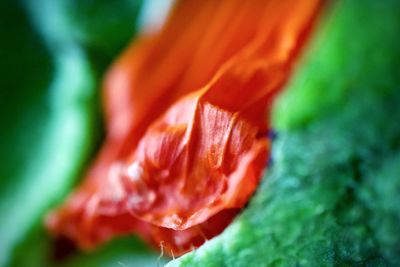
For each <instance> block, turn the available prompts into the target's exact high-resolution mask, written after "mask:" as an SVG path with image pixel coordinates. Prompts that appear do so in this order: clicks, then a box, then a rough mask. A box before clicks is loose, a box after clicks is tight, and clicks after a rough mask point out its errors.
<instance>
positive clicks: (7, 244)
mask: <svg viewBox="0 0 400 267" xmlns="http://www.w3.org/2000/svg"><path fill="white" fill-rule="evenodd" d="M78 3H79V5H78ZM139 4H140V2H139V1H119V2H118V3H116V4H109V5H107V6H108V7H109V8H108V9H105V8H104V7H105V5H106V2H105V1H100V0H98V1H83V2H82V1H48V0H39V1H34V0H26V1H22V2H19V1H11V0H10V1H1V3H0V18H1V20H2V23H1V24H0V25H1V27H0V34H1V36H3V37H5V38H3V39H2V41H1V42H0V55H1V58H2V60H1V62H0V73H1V78H0V107H1V111H0V121H1V126H0V127H1V129H0V132H1V138H0V148H1V149H0V166H1V168H0V251H1V253H0V266H5V265H9V264H10V262H11V261H14V262H19V263H20V265H17V266H46V262H47V261H48V259H47V258H46V257H48V256H49V253H50V252H49V250H50V249H51V243H49V242H50V240H49V239H48V237H47V236H46V233H45V232H44V230H43V226H42V220H43V216H44V214H45V213H46V212H47V211H48V209H49V207H50V206H52V205H54V204H55V203H56V202H58V201H60V200H61V198H62V197H63V196H65V195H66V193H67V192H68V191H69V190H70V189H71V186H72V185H73V184H74V181H75V180H76V178H78V177H79V176H81V175H82V171H83V170H84V167H85V165H87V163H88V161H89V158H90V156H91V155H92V154H93V152H94V151H93V150H94V148H95V146H96V144H97V142H98V139H99V136H100V135H101V133H102V130H101V128H99V125H100V124H99V88H100V77H101V75H102V72H103V70H104V69H105V67H106V66H107V65H108V64H109V63H110V61H111V60H112V58H113V57H114V56H115V54H116V53H117V52H119V51H120V49H121V48H122V47H123V46H125V45H126V44H127V42H128V41H129V39H130V38H131V37H132V35H133V33H134V31H135V30H136V26H135V20H136V16H137V13H138V8H139ZM116 14H118V16H117V15H116ZM112 18H113V19H112ZM31 250H32V253H30V254H29V253H27V251H31ZM33 251H37V253H33ZM28 255H31V256H32V257H35V258H37V259H38V258H40V259H42V261H43V262H42V263H41V264H40V263H38V262H37V261H36V263H37V264H36V265H34V262H35V261H32V259H33V258H30V257H28ZM21 260H23V261H22V262H21ZM39 262H40V261H39Z"/></svg>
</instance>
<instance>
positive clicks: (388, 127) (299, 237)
mask: <svg viewBox="0 0 400 267" xmlns="http://www.w3.org/2000/svg"><path fill="white" fill-rule="evenodd" d="M327 8H328V13H327V14H325V17H324V18H323V21H321V24H320V27H319V28H318V30H317V34H316V36H315V39H314V40H313V41H312V43H311V47H310V49H309V51H308V53H307V54H306V57H305V58H304V61H303V63H302V64H301V65H300V67H299V70H298V73H297V74H296V75H295V77H294V78H293V80H292V82H291V83H290V85H289V87H288V88H287V91H286V92H285V93H283V95H282V98H281V99H280V100H279V102H278V104H277V106H276V109H275V115H274V125H275V127H276V130H277V139H276V141H275V142H274V143H273V147H272V164H271V166H269V168H268V169H267V174H266V177H265V179H263V181H262V184H261V186H260V187H259V189H258V192H257V193H256V195H255V196H254V197H253V199H252V200H251V202H250V203H249V205H248V207H247V208H246V209H245V210H244V212H243V213H242V214H241V215H240V216H239V217H238V218H237V219H236V220H235V221H234V222H233V223H232V224H231V225H230V226H229V227H228V228H227V229H226V230H225V231H224V232H223V233H222V234H221V235H220V236H218V237H216V238H214V239H212V240H210V241H209V242H206V244H205V245H203V246H202V247H200V248H199V249H197V250H195V251H193V252H191V253H189V254H187V255H184V256H182V257H181V258H179V259H177V260H175V261H172V262H170V263H169V264H168V265H167V266H191V267H193V266H194V267H195V266H216V267H217V266H230V267H235V266H238V267H239V266H252V267H257V266H399V265H400V238H399V235H398V233H399V232H400V211H399V209H398V205H399V203H400V202H399V201H400V199H399V196H400V176H399V173H400V124H399V122H398V120H399V118H400V90H399V85H400V68H399V64H400V39H399V38H398V29H399V28H400V5H399V2H398V1H390V0H385V1H374V0H368V1H356V0H347V1H335V2H332V3H331V5H329V6H328V7H327Z"/></svg>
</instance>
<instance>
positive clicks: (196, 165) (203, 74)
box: [47, 0, 319, 255]
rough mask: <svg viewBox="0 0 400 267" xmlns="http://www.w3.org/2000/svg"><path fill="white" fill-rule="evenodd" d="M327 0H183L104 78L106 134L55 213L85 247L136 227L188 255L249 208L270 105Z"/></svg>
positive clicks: (52, 220) (62, 230) (50, 222)
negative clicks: (156, 30) (77, 184)
mask: <svg viewBox="0 0 400 267" xmlns="http://www.w3.org/2000/svg"><path fill="white" fill-rule="evenodd" d="M318 8H319V1H318V0H279V1H278V0H263V1H262V0H249V1H242V0H223V1H212V0H205V1H195V0H188V1H180V2H179V3H178V4H177V5H176V7H175V9H174V10H173V12H172V14H171V16H170V18H169V20H168V21H167V23H166V24H165V27H164V28H163V29H162V30H161V31H160V32H159V33H157V34H155V35H153V36H147V35H145V34H143V36H141V37H140V38H139V40H136V41H135V42H134V44H133V45H132V46H131V47H129V48H128V50H127V51H126V52H125V53H124V54H123V55H122V56H121V58H120V59H119V60H118V61H117V62H116V63H115V64H114V66H113V67H112V68H111V70H110V72H109V73H108V75H107V78H106V82H105V93H104V96H105V97H104V101H105V112H106V126H107V138H106V140H105V144H104V146H103V148H102V149H101V151H100V154H99V156H98V157H97V159H96V161H95V162H94V164H93V166H92V168H91V169H90V170H89V172H88V174H87V177H86V179H85V181H84V182H83V184H82V185H81V186H80V187H79V188H78V189H77V190H76V191H75V192H74V193H72V195H71V196H70V197H69V198H68V200H67V202H66V203H65V204H64V205H63V206H62V207H61V208H59V209H57V210H56V211H54V212H53V213H51V214H50V215H49V216H48V218H47V226H48V228H49V229H50V230H51V231H52V232H53V233H56V234H62V235H65V236H68V237H69V238H72V239H74V240H76V241H77V243H78V244H79V245H80V246H81V247H84V248H90V247H92V246H94V245H96V244H98V243H101V242H104V241H106V240H108V239H110V238H112V237H113V236H114V235H121V234H127V233H137V234H139V235H141V236H142V237H143V238H144V239H146V240H148V241H149V242H151V243H153V244H155V245H158V244H159V243H160V242H163V245H164V246H165V247H166V248H167V250H166V252H167V253H171V254H172V253H173V254H175V255H179V254H182V253H184V252H186V251H188V250H190V249H192V247H193V246H199V245H201V243H203V242H204V240H205V239H207V238H211V237H213V236H215V235H217V234H218V233H220V232H221V231H222V230H223V229H224V228H225V227H226V225H228V224H229V223H230V221H231V220H232V219H233V218H234V216H235V215H236V214H237V213H238V212H239V211H240V209H241V208H242V207H243V206H244V205H245V204H246V202H247V201H248V199H249V198H250V196H251V195H252V194H253V192H254V190H255V189H256V187H257V184H258V183H259V180H260V177H261V175H262V171H263V169H264V166H265V164H266V160H267V157H268V146H269V141H268V139H267V131H268V111H269V109H270V106H271V101H272V100H273V98H274V96H275V95H276V93H277V92H278V91H279V90H280V89H281V88H282V86H283V85H284V83H285V81H286V80H287V78H288V76H289V75H290V71H291V68H292V66H293V63H294V60H295V58H296V56H297V54H298V51H299V48H301V46H302V44H303V43H304V41H305V37H306V35H307V33H308V32H309V30H310V26H311V25H312V22H313V20H314V19H315V16H316V14H317V11H318Z"/></svg>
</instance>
